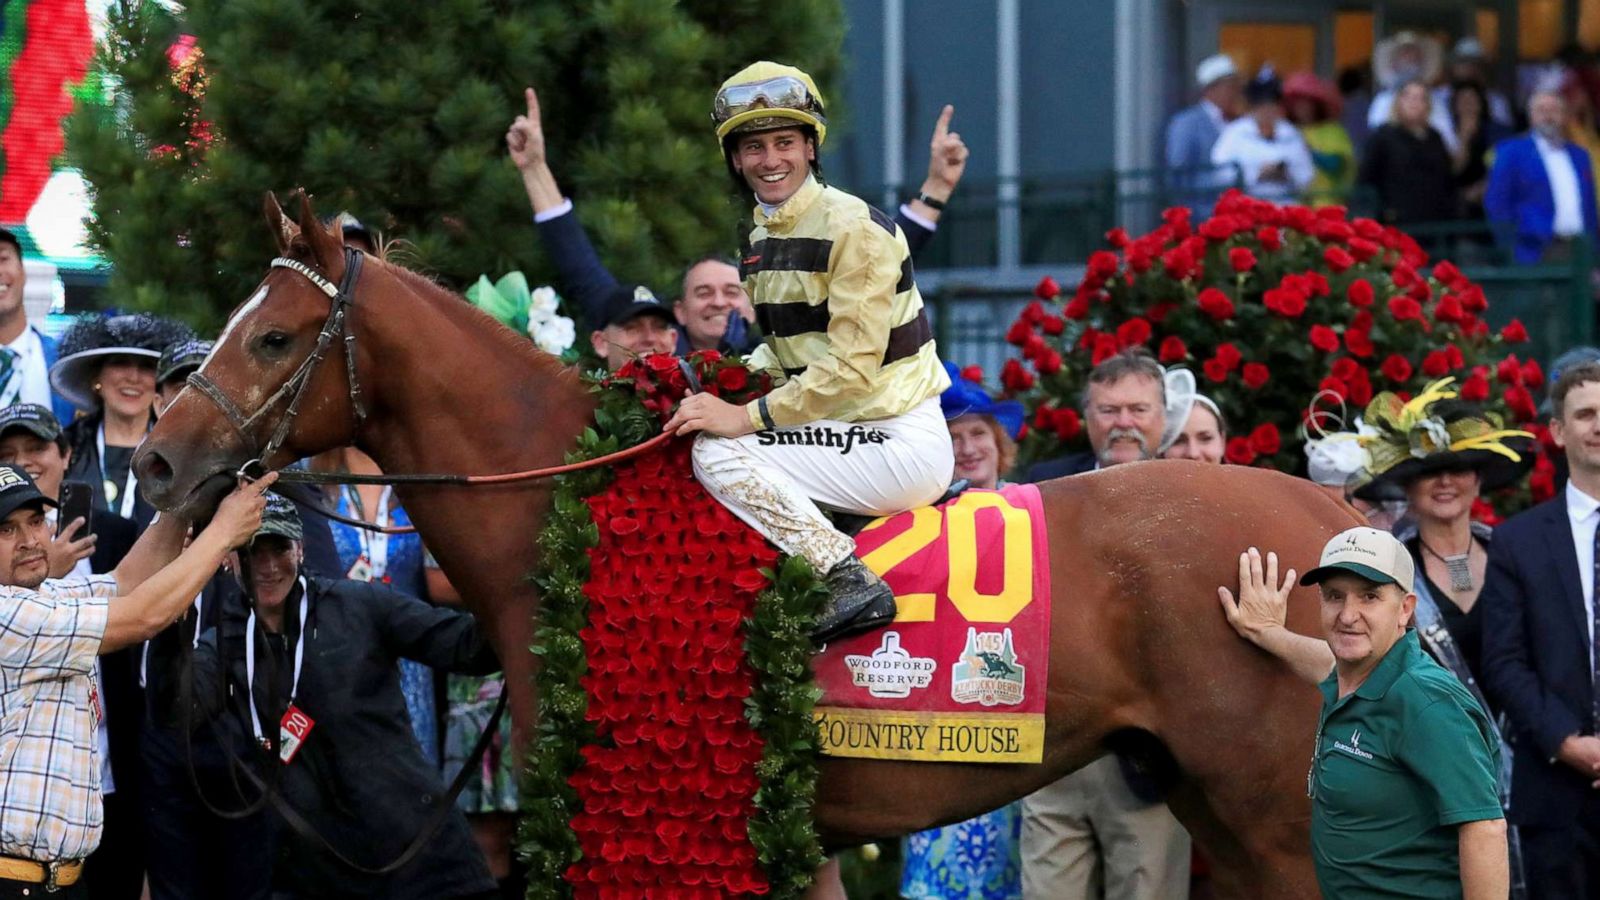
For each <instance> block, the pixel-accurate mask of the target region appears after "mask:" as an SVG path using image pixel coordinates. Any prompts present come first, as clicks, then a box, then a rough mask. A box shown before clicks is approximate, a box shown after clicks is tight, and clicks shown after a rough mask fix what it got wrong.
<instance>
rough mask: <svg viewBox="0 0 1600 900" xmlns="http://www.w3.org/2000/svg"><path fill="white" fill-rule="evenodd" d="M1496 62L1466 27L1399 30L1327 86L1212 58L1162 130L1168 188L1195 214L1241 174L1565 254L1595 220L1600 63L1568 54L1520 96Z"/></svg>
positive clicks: (1393, 215) (1524, 252)
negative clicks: (1188, 100) (1447, 36)
mask: <svg viewBox="0 0 1600 900" xmlns="http://www.w3.org/2000/svg"><path fill="white" fill-rule="evenodd" d="M1492 71H1493V70H1492V67H1491V65H1490V60H1489V59H1488V58H1487V57H1486V56H1485V54H1484V51H1483V48H1482V46H1481V45H1480V44H1479V43H1478V42H1477V41H1476V40H1475V39H1472V38H1464V39H1462V40H1460V41H1458V42H1457V43H1456V44H1455V46H1454V47H1453V48H1452V49H1451V51H1450V52H1449V54H1448V56H1447V55H1446V53H1445V52H1444V50H1443V48H1442V47H1441V46H1440V45H1439V44H1438V43H1437V42H1436V41H1435V40H1433V39H1432V38H1429V37H1425V36H1420V35H1417V34H1413V33H1410V32H1401V33H1399V34H1397V35H1394V36H1393V37H1391V38H1389V39H1387V40H1385V41H1383V42H1381V43H1380V44H1378V46H1377V47H1376V48H1375V50H1374V53H1373V60H1372V65H1371V71H1370V79H1369V73H1368V72H1367V71H1366V70H1365V69H1362V68H1352V69H1349V70H1346V71H1345V72H1343V73H1341V74H1340V77H1339V79H1338V82H1337V84H1335V83H1332V82H1329V81H1327V80H1326V79H1324V78H1322V77H1320V76H1318V75H1317V74H1315V73H1313V72H1310V71H1298V72H1293V73H1290V74H1289V75H1288V76H1287V77H1286V78H1285V77H1282V76H1281V75H1280V73H1278V72H1277V71H1275V70H1274V68H1273V66H1272V65H1271V64H1270V63H1269V64H1267V65H1264V66H1263V67H1262V68H1261V69H1260V70H1259V71H1256V72H1242V71H1240V70H1239V69H1238V68H1237V67H1236V66H1235V64H1234V62H1233V60H1231V59H1230V58H1229V57H1227V56H1225V55H1216V56H1212V57H1209V58H1207V59H1206V60H1204V61H1203V62H1202V63H1201V64H1200V65H1199V66H1198V67H1197V69H1196V71H1195V88H1196V90H1197V91H1198V93H1199V96H1198V97H1197V99H1196V102H1195V103H1194V104H1193V105H1192V106H1189V107H1187V108H1185V109H1183V110H1181V111H1180V112H1178V113H1177V114H1176V115H1174V116H1173V118H1172V120H1171V122H1170V123H1169V124H1168V127H1167V133H1166V165H1167V166H1168V168H1169V170H1170V172H1169V179H1170V182H1171V185H1172V187H1173V190H1174V192H1175V195H1176V196H1177V197H1178V199H1179V200H1180V201H1182V202H1184V203H1185V204H1187V205H1189V206H1190V207H1191V208H1192V209H1193V210H1194V212H1195V213H1196V217H1197V219H1198V218H1203V217H1204V215H1205V214H1206V213H1207V212H1209V207H1210V204H1211V203H1213V202H1214V201H1215V198H1216V196H1217V194H1218V193H1219V192H1220V191H1221V190H1222V189H1223V188H1225V187H1228V186H1238V187H1240V188H1241V189H1243V190H1244V191H1246V192H1248V193H1250V194H1252V195H1254V196H1257V197H1261V198H1263V199H1268V200H1273V201H1277V202H1286V201H1294V202H1309V203H1314V204H1316V203H1341V204H1347V205H1349V206H1351V207H1352V208H1353V209H1356V210H1358V211H1361V212H1363V213H1365V214H1371V215H1373V216H1375V217H1376V218H1378V219H1380V220H1381V221H1384V222H1386V223H1389V224H1402V225H1411V226H1416V225H1421V224H1430V225H1431V224H1435V223H1449V222H1457V223H1462V222H1482V223H1485V225H1486V226H1487V228H1488V229H1489V230H1490V231H1491V232H1492V233H1493V235H1494V237H1495V239H1496V240H1497V241H1499V242H1500V244H1501V245H1502V246H1503V247H1504V248H1505V250H1506V252H1507V253H1508V255H1510V256H1512V257H1514V258H1515V260H1516V261H1518V262H1523V263H1527V262H1539V261H1555V260H1565V259H1568V258H1570V257H1571V255H1572V250H1573V247H1572V244H1573V242H1574V241H1578V240H1586V241H1592V240H1594V237H1595V234H1596V231H1597V228H1596V221H1597V220H1596V218H1595V201H1596V178H1595V173H1596V169H1595V166H1596V165H1600V155H1597V153H1596V151H1597V150H1600V131H1597V130H1596V129H1597V126H1596V117H1595V110H1596V109H1597V107H1600V64H1597V62H1596V60H1595V58H1594V56H1593V55H1592V54H1587V53H1584V52H1582V51H1578V50H1572V51H1569V52H1565V53H1563V54H1562V56H1561V57H1560V59H1559V60H1558V61H1556V62H1555V63H1553V64H1551V65H1550V66H1548V67H1543V68H1540V69H1537V70H1534V71H1532V77H1530V78H1528V79H1526V81H1527V87H1526V88H1525V89H1524V90H1523V91H1522V92H1521V94H1520V95H1519V96H1517V97H1516V101H1515V102H1514V101H1513V99H1512V97H1511V96H1508V95H1507V94H1506V93H1505V92H1503V91H1502V90H1500V89H1499V87H1498V86H1497V85H1496V84H1495V82H1494V81H1493V78H1492ZM1374 83H1375V84H1376V87H1377V90H1376V91H1375V92H1374V91H1373V90H1372V89H1371V88H1369V84H1374Z"/></svg>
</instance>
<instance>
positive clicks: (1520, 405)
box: [1506, 385, 1539, 422]
mask: <svg viewBox="0 0 1600 900" xmlns="http://www.w3.org/2000/svg"><path fill="white" fill-rule="evenodd" d="M1506 407H1507V408H1508V409H1510V410H1511V414H1512V415H1513V416H1515V417H1516V419H1517V421H1519V422H1527V421H1529V420H1531V419H1533V418H1535V417H1536V416H1538V415H1539V409H1538V407H1537V406H1536V405H1535V404H1534V402H1533V394H1532V393H1531V392H1530V391H1529V390H1528V389H1527V388H1525V387H1522V386H1521V385H1516V386H1513V387H1508V388H1506Z"/></svg>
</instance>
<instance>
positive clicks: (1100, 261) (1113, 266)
mask: <svg viewBox="0 0 1600 900" xmlns="http://www.w3.org/2000/svg"><path fill="white" fill-rule="evenodd" d="M1116 271H1117V255H1116V254H1115V253H1112V252H1111V251H1110V250H1096V251H1095V252H1093V253H1091V254H1089V264H1088V267H1087V269H1086V274H1087V275H1088V277H1090V278H1098V279H1099V280H1101V281H1105V280H1106V279H1107V278H1110V277H1111V276H1112V275H1114V274H1116ZM1041 283H1042V282H1041Z"/></svg>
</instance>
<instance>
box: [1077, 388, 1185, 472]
mask: <svg viewBox="0 0 1600 900" xmlns="http://www.w3.org/2000/svg"><path fill="white" fill-rule="evenodd" d="M1086 406H1087V408H1086V409H1085V410H1084V421H1085V423H1086V425H1087V426H1088V431H1089V446H1090V447H1092V448H1094V454H1095V456H1096V457H1097V458H1098V459H1099V460H1100V465H1102V466H1115V465H1118V464H1120V463H1126V462H1135V461H1137V460H1141V459H1149V458H1151V457H1152V456H1154V455H1155V452H1156V447H1158V446H1160V444H1161V430H1162V428H1163V427H1164V426H1165V425H1166V413H1165V411H1164V410H1163V409H1162V406H1161V382H1160V381H1158V380H1156V379H1154V378H1151V377H1149V376H1147V375H1143V374H1131V375H1124V376H1123V377H1121V378H1119V379H1117V380H1116V381H1113V382H1110V383H1106V384H1099V383H1094V382H1091V383H1090V384H1089V397H1088V403H1087V404H1086Z"/></svg>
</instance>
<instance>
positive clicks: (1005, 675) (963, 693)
mask: <svg viewBox="0 0 1600 900" xmlns="http://www.w3.org/2000/svg"><path fill="white" fill-rule="evenodd" d="M1026 677H1027V671H1026V669H1025V667H1024V666H1023V665H1022V664H1021V663H1019V662H1017V651H1016V648H1015V647H1013V646H1012V643H1011V629H1009V628H1007V629H1006V630H1005V631H982V632H980V631H978V629H976V628H968V629H967V646H966V648H965V649H963V650H962V651H961V660H960V662H957V663H956V664H955V666H954V667H952V668H951V670H950V699H952V700H954V701H956V702H957V703H977V704H980V705H982V706H1001V705H1005V706H1016V705H1017V704H1019V703H1021V702H1022V694H1023V688H1024V686H1025V684H1026Z"/></svg>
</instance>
